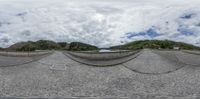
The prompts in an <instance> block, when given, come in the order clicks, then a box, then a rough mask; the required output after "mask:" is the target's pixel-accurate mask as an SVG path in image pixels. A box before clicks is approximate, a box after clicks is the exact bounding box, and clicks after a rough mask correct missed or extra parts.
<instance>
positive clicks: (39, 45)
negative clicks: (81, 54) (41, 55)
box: [7, 40, 98, 51]
mask: <svg viewBox="0 0 200 99" xmlns="http://www.w3.org/2000/svg"><path fill="white" fill-rule="evenodd" d="M97 49H98V48H97V47H96V46H92V45H89V44H85V43H80V42H72V43H70V44H68V43H67V42H58V43H57V42H53V41H50V40H39V41H36V42H33V41H28V42H19V43H16V44H13V45H11V46H10V47H8V48H7V50H9V51H35V50H71V51H89V50H97Z"/></svg>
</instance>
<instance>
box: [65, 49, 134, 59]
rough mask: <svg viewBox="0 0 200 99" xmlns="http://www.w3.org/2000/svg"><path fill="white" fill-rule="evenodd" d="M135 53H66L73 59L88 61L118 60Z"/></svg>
mask: <svg viewBox="0 0 200 99" xmlns="http://www.w3.org/2000/svg"><path fill="white" fill-rule="evenodd" d="M137 52H138V51H122V52H71V51H68V52H67V53H68V54H70V55H72V56H75V57H79V58H84V59H89V60H112V59H118V58H123V57H126V56H130V55H133V54H135V53H137Z"/></svg>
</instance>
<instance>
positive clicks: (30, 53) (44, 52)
mask: <svg viewBox="0 0 200 99" xmlns="http://www.w3.org/2000/svg"><path fill="white" fill-rule="evenodd" d="M51 53H53V51H38V52H5V51H4V52H0V55H2V56H14V57H29V56H40V55H46V54H51Z"/></svg>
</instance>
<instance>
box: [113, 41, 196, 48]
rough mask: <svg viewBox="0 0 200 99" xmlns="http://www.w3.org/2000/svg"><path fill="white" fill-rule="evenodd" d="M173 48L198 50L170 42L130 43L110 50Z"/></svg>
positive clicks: (188, 45)
mask: <svg viewBox="0 0 200 99" xmlns="http://www.w3.org/2000/svg"><path fill="white" fill-rule="evenodd" d="M174 47H179V48H180V49H185V50H200V47H197V46H194V45H191V44H186V43H183V42H175V41H170V40H140V41H134V42H130V43H127V44H124V45H119V46H113V47H111V49H125V50H137V49H144V48H151V49H173V48H174Z"/></svg>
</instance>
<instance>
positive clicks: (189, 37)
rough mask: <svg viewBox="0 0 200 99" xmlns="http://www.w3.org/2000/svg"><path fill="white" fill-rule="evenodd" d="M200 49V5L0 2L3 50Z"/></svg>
mask: <svg viewBox="0 0 200 99" xmlns="http://www.w3.org/2000/svg"><path fill="white" fill-rule="evenodd" d="M41 39H45V40H53V41H56V42H74V41H79V42H84V43H88V44H92V45H96V46H98V47H110V46H114V45H119V44H124V43H127V42H131V41H136V40H144V39H150V40H151V39H159V40H165V39H168V40H174V41H180V42H185V43H189V44H193V45H197V46H200V0H0V47H8V46H10V45H12V44H14V43H17V42H22V41H37V40H41Z"/></svg>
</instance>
